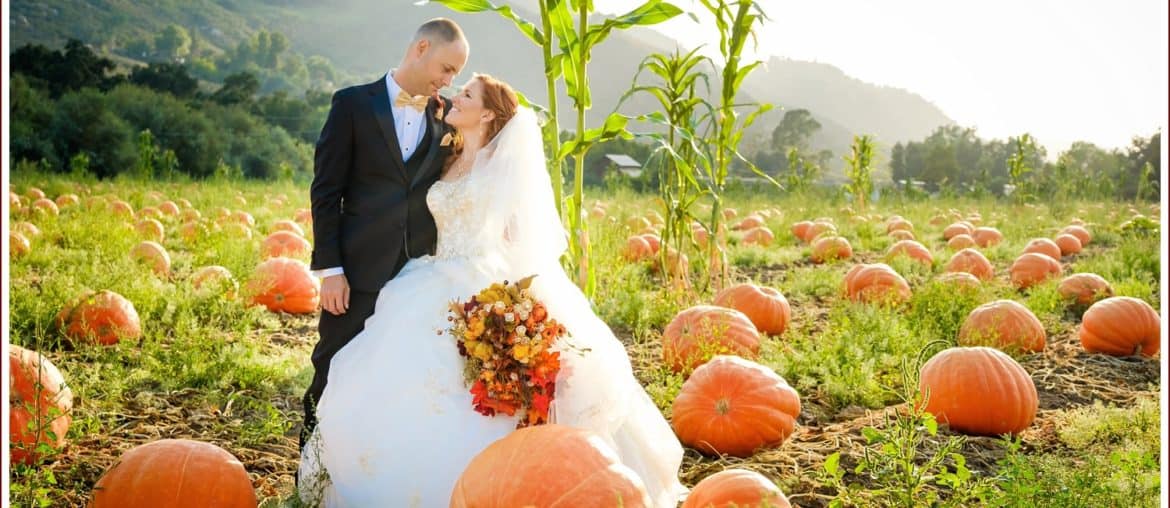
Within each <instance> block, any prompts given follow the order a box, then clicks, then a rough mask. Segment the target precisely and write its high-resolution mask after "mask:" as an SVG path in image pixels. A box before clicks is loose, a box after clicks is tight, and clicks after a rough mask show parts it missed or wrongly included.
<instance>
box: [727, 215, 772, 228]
mask: <svg viewBox="0 0 1170 508" xmlns="http://www.w3.org/2000/svg"><path fill="white" fill-rule="evenodd" d="M763 225H764V218H763V217H760V216H759V215H755V214H753V215H748V216H747V217H744V218H743V220H741V221H739V224H736V225H735V227H733V228H731V229H734V230H736V231H748V230H750V229H753V228H758V227H760V226H763Z"/></svg>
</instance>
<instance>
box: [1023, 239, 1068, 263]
mask: <svg viewBox="0 0 1170 508" xmlns="http://www.w3.org/2000/svg"><path fill="white" fill-rule="evenodd" d="M1029 252H1035V253H1038V254H1044V255H1046V256H1048V257H1050V258H1052V259H1055V260H1057V261H1060V254H1061V252H1060V246H1059V245H1057V244H1056V242H1054V241H1052V240H1049V239H1047V238H1033V239H1032V240H1031V241H1029V242H1028V245H1025V246H1024V253H1025V254H1027V253H1029Z"/></svg>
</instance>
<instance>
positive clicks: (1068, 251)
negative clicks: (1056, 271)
mask: <svg viewBox="0 0 1170 508" xmlns="http://www.w3.org/2000/svg"><path fill="white" fill-rule="evenodd" d="M1056 246H1057V247H1060V253H1061V254H1062V255H1065V256H1069V255H1072V254H1076V253H1078V252H1080V251H1081V239H1080V238H1077V237H1075V236H1073V235H1070V234H1068V233H1061V234H1059V235H1056Z"/></svg>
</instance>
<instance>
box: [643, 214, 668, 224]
mask: <svg viewBox="0 0 1170 508" xmlns="http://www.w3.org/2000/svg"><path fill="white" fill-rule="evenodd" d="M646 220H649V221H650V224H651V225H654V226H661V225H663V224H666V219H663V218H662V214H660V213H658V212H656V211H654V210H650V211H649V212H646Z"/></svg>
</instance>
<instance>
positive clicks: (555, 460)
mask: <svg viewBox="0 0 1170 508" xmlns="http://www.w3.org/2000/svg"><path fill="white" fill-rule="evenodd" d="M533 451H538V453H533ZM448 506H449V507H450V508H515V507H518V506H534V507H535V506H539V507H548V508H570V507H576V506H607V507H608V506H623V507H629V508H643V507H650V506H653V503H652V501H651V500H650V495H649V494H648V493H647V492H646V486H645V484H643V483H642V479H641V478H639V477H638V475H637V474H636V473H634V471H633V470H631V469H630V468H629V467H627V466H626V465H624V464H622V462H621V458H620V457H619V456H618V454H617V452H616V451H615V450H614V449H613V448H612V447H610V446H609V445H608V444H606V441H605V439H603V438H602V437H601V436H599V435H597V434H594V433H592V432H590V431H588V430H584V429H577V428H573V427H569V426H566V425H557V424H555V423H550V424H545V425H535V426H531V427H524V428H522V429H519V430H516V431H514V432H511V433H509V434H508V435H507V436H504V437H503V438H500V439H498V440H496V441H495V442H493V443H492V444H490V445H488V446H487V448H484V449H483V451H481V452H479V453H478V454H477V455H476V456H475V457H474V458H472V459H471V462H470V463H468V464H467V467H466V468H465V469H464V470H463V473H462V474H460V475H459V479H458V480H457V481H456V482H455V487H454V489H452V492H451V502H450V504H449V505H448Z"/></svg>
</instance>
